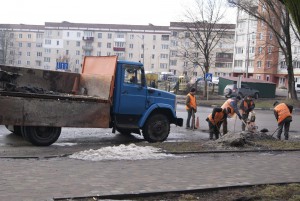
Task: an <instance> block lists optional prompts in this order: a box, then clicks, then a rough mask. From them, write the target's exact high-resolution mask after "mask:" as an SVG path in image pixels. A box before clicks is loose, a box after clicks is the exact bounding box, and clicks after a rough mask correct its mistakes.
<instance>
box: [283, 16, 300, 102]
mask: <svg viewBox="0 0 300 201" xmlns="http://www.w3.org/2000/svg"><path fill="white" fill-rule="evenodd" d="M286 19H287V23H288V24H289V23H290V18H289V13H288V12H287V13H286ZM289 27H290V26H287V28H286V30H284V32H286V49H287V50H286V51H287V54H286V55H285V60H286V64H287V71H288V98H290V99H293V100H298V97H297V92H296V89H295V80H294V67H293V58H292V46H291V36H290V29H289Z"/></svg>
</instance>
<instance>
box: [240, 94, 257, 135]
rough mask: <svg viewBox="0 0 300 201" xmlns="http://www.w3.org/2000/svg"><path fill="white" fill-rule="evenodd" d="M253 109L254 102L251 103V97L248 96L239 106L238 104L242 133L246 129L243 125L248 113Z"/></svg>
mask: <svg viewBox="0 0 300 201" xmlns="http://www.w3.org/2000/svg"><path fill="white" fill-rule="evenodd" d="M254 108H255V104H254V101H253V99H252V96H251V95H248V96H246V97H245V98H243V100H242V101H241V104H240V109H241V111H242V112H241V113H242V119H243V120H244V122H242V131H245V128H246V125H245V123H246V122H247V120H248V117H249V113H250V112H251V111H253V109H254Z"/></svg>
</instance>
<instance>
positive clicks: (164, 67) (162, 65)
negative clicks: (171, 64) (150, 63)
mask: <svg viewBox="0 0 300 201" xmlns="http://www.w3.org/2000/svg"><path fill="white" fill-rule="evenodd" d="M159 66H160V68H161V69H167V68H168V64H166V63H160V65H159Z"/></svg>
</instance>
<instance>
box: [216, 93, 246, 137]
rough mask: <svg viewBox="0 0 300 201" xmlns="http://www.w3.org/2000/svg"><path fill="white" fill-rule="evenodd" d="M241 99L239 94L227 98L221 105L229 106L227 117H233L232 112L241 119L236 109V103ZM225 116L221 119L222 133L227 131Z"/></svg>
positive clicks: (223, 106)
mask: <svg viewBox="0 0 300 201" xmlns="http://www.w3.org/2000/svg"><path fill="white" fill-rule="evenodd" d="M240 100H241V97H240V96H237V97H234V98H229V99H228V100H227V101H225V103H224V104H223V105H222V106H221V108H223V109H226V108H230V113H228V117H233V115H234V114H237V115H238V117H239V119H240V120H241V119H242V115H241V114H240V112H239V109H238V103H239V101H240ZM227 124H228V122H227V118H226V119H224V121H223V135H225V134H226V133H227V132H228V128H227Z"/></svg>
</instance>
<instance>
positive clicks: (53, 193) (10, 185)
mask: <svg viewBox="0 0 300 201" xmlns="http://www.w3.org/2000/svg"><path fill="white" fill-rule="evenodd" d="M299 153H300V152H292V153H288V154H287V153H280V154H276V153H268V154H266V153H264V154H263V153H262V154H257V153H256V154H251V153H247V154H230V155H229V154H202V155H187V156H186V157H183V156H178V157H176V158H168V159H161V160H138V161H102V162H91V161H82V160H73V159H69V158H53V159H48V160H47V159H42V160H34V159H30V160H24V159H18V160H15V159H0V160H1V161H0V163H1V170H0V171H1V174H0V200H10V201H20V200H25V201H29V200H30V201H31V200H37V201H42V200H52V198H59V197H60V198H63V197H82V196H93V195H94V196H96V195H111V194H129V193H146V192H163V191H182V190H193V189H205V188H213V187H222V186H235V185H251V184H262V183H264V184H266V183H282V182H300V174H299V167H300V160H299Z"/></svg>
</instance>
